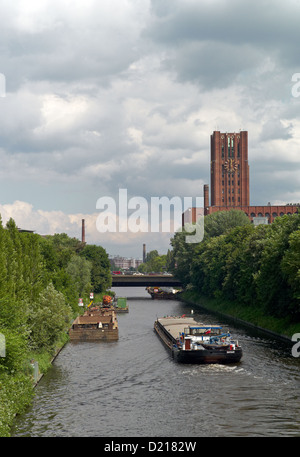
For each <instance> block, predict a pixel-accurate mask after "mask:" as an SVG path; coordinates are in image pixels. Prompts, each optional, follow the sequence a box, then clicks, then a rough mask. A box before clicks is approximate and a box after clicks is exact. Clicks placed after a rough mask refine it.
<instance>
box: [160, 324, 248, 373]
mask: <svg viewBox="0 0 300 457" xmlns="http://www.w3.org/2000/svg"><path fill="white" fill-rule="evenodd" d="M154 331H155V332H156V333H157V335H158V336H159V337H160V339H161V341H162V342H163V343H164V344H165V346H166V347H167V348H168V349H169V350H170V353H171V354H172V357H173V358H174V359H175V360H176V361H178V362H181V363H199V364H201V363H236V362H239V361H240V360H241V358H242V355H243V351H242V348H241V347H240V346H239V344H238V341H234V340H233V339H232V337H231V335H230V333H229V331H228V330H223V329H222V327H221V326H220V325H203V324H201V323H199V322H196V321H195V319H193V318H190V317H184V316H182V317H163V318H158V319H156V321H155V323H154Z"/></svg>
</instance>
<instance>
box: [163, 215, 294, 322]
mask: <svg viewBox="0 0 300 457" xmlns="http://www.w3.org/2000/svg"><path fill="white" fill-rule="evenodd" d="M185 235H186V234H185V232H184V231H182V232H178V233H176V234H175V236H174V237H173V238H172V239H171V245H172V247H173V250H172V251H171V261H170V267H169V268H170V270H171V271H172V273H173V274H174V276H176V277H177V278H178V279H180V280H181V281H182V283H183V285H184V286H185V287H191V288H194V289H195V290H196V291H198V292H199V293H200V294H202V295H205V296H208V297H213V298H220V299H224V300H229V301H235V302H237V303H238V304H239V306H259V307H261V308H262V309H263V310H264V311H265V313H266V314H269V315H272V316H275V317H280V318H281V317H286V316H290V318H291V320H292V321H293V322H299V321H300V214H294V215H285V216H282V217H278V218H276V219H275V221H274V222H273V223H272V224H270V225H258V226H254V225H253V224H251V223H250V221H249V219H248V217H247V216H246V215H245V214H244V213H243V212H242V211H236V210H232V211H223V212H217V213H213V214H210V215H208V216H205V217H204V239H203V241H202V242H201V243H198V244H187V243H186V242H185Z"/></svg>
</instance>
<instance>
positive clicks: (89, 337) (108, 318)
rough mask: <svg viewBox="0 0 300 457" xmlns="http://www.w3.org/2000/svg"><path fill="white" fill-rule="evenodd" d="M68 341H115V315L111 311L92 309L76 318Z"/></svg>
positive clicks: (116, 328)
mask: <svg viewBox="0 0 300 457" xmlns="http://www.w3.org/2000/svg"><path fill="white" fill-rule="evenodd" d="M69 336H70V341H100V340H104V341H116V340H118V339H119V327H118V321H117V317H116V313H115V311H114V310H111V309H101V308H92V309H88V310H87V311H86V312H85V313H84V314H83V315H82V316H78V317H77V318H76V319H75V320H74V322H73V324H72V326H71V328H70V330H69Z"/></svg>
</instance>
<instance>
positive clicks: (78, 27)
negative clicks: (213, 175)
mask: <svg viewBox="0 0 300 457" xmlns="http://www.w3.org/2000/svg"><path fill="white" fill-rule="evenodd" d="M0 15H1V29H0V73H1V75H0V76H1V78H0V119H1V122H0V159H1V166H0V196H1V198H0V213H1V217H2V221H3V224H5V223H6V222H7V220H8V219H9V218H10V217H12V218H13V219H14V220H15V222H16V224H17V225H18V226H19V227H20V228H23V229H28V230H33V231H35V232H36V233H39V234H41V235H47V234H54V233H67V234H68V235H69V236H71V237H76V238H79V239H81V220H82V219H85V226H86V242H87V243H88V244H96V245H101V246H103V247H104V248H105V249H106V251H107V252H108V254H109V255H118V254H119V255H122V256H126V257H136V258H141V257H142V249H143V243H145V244H146V247H147V251H150V250H153V249H157V250H158V251H159V253H160V254H165V253H166V252H167V250H168V248H169V247H170V238H171V236H172V235H173V233H172V231H171V230H170V231H169V232H168V231H165V232H163V231H161V232H154V233H153V232H151V230H150V229H148V230H147V229H144V231H139V232H138V231H135V232H134V231H132V230H131V231H130V230H128V229H127V231H126V230H124V229H122V230H116V231H114V232H113V231H111V230H108V231H106V232H105V231H101V230H99V226H100V224H99V216H100V217H101V215H103V210H106V211H107V214H108V217H112V216H109V215H111V211H112V212H113V206H112V207H109V205H108V206H107V207H105V208H104V207H103V208H102V207H101V205H99V201H100V202H103V201H105V199H107V201H112V200H113V201H114V202H116V207H118V202H119V195H120V189H121V190H122V189H123V190H126V193H127V197H128V201H129V202H131V204H133V203H134V201H135V200H134V199H135V198H136V197H139V198H143V199H144V200H143V201H144V202H146V204H147V203H148V209H149V208H150V202H151V198H153V197H163V196H165V197H168V198H169V199H171V198H173V197H176V198H180V199H183V198H184V197H190V198H193V199H195V198H196V197H202V196H203V184H209V174H210V171H209V166H210V135H211V134H212V132H213V131H214V130H220V131H223V132H227V131H228V132H238V131H239V130H247V131H248V142H249V143H248V148H249V165H250V204H251V205H265V204H267V203H268V202H271V204H273V205H275V204H286V203H295V202H300V173H299V171H300V97H299V95H300V84H299V87H298V85H297V82H298V81H300V54H299V42H300V27H299V19H300V1H299V0H286V1H285V2H282V1H279V0H260V1H257V0H251V1H250V0H243V1H240V0H201V1H199V0H84V1H83V0H59V1H58V0H51V1H50V0H49V1H47V0H26V1H25V0H14V1H13V2H7V1H4V0H0ZM297 74H298V75H297ZM99 199H100V200H99ZM109 199H111V200H109ZM132 199H133V200H132ZM97 202H98V203H97ZM129 207H130V203H129ZM136 208H138V207H136ZM132 209H134V206H133V207H132V208H131V210H132ZM129 214H132V211H131V212H130V210H129ZM116 215H117V220H118V222H119V224H117V225H118V227H121V225H122V224H124V223H126V221H127V220H128V219H126V214H125V219H124V220H121V219H122V217H123V216H124V215H123V216H121V215H120V214H119V212H118V211H117V214H116ZM118 217H120V219H118ZM127 217H128V214H127ZM97 221H98V223H97ZM148 222H149V219H148ZM123 227H124V226H123Z"/></svg>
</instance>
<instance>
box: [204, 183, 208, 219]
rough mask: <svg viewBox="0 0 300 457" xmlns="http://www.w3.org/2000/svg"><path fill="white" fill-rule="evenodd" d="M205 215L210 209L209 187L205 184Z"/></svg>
mask: <svg viewBox="0 0 300 457" xmlns="http://www.w3.org/2000/svg"><path fill="white" fill-rule="evenodd" d="M203 189H204V215H205V216H206V215H207V214H208V207H209V185H208V184H204V187H203Z"/></svg>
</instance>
